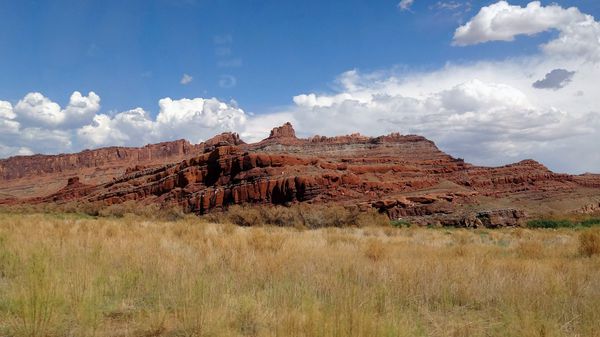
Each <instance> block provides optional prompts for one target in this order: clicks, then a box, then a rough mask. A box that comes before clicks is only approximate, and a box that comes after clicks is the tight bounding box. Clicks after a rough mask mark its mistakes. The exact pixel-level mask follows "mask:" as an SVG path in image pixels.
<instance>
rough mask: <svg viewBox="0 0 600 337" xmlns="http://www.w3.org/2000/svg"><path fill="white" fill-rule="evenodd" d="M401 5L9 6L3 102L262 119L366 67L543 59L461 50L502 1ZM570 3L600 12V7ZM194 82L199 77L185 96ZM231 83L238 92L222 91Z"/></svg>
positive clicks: (0, 67)
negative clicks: (233, 111) (488, 10)
mask: <svg viewBox="0 0 600 337" xmlns="http://www.w3.org/2000/svg"><path fill="white" fill-rule="evenodd" d="M397 3H398V2H397V1H395V0H392V1H384V0H378V1H367V0H364V1H343V2H340V1H303V2H301V3H298V2H296V1H280V0H277V1H268V0H267V1H227V0H223V1H219V0H212V1H211V0H207V1H202V0H196V1H194V0H174V1H167V0H162V1H161V0H158V1H148V0H140V1H111V0H109V1H74V0H72V1H61V0H59V1H1V2H0V32H1V33H0V48H1V50H2V56H1V59H0V78H3V79H5V80H4V81H2V83H0V97H2V98H3V99H8V100H12V101H17V100H18V99H20V98H21V97H22V96H23V95H25V94H26V93H28V92H31V91H39V92H43V93H44V94H45V95H46V96H49V97H52V98H53V100H55V101H57V102H59V103H62V104H66V102H67V101H68V97H69V95H70V94H71V92H72V91H73V90H79V91H82V92H87V91H90V90H93V91H95V92H96V93H97V94H99V95H100V96H101V97H102V103H103V104H102V106H103V109H104V110H107V111H112V110H114V111H121V110H124V109H129V108H133V107H137V106H141V107H143V108H145V109H147V110H148V111H150V112H152V113H156V110H157V105H156V102H157V100H158V99H160V98H162V97H166V96H170V97H190V96H193V97H196V96H203V97H204V96H210V97H212V96H215V97H217V98H220V99H222V100H229V99H235V100H236V101H237V102H238V103H239V104H240V105H241V106H243V107H245V109H246V110H248V111H252V112H255V113H261V112H262V111H264V110H268V109H270V108H272V107H273V106H278V105H283V104H289V103H290V101H291V97H292V96H294V95H297V94H298V93H302V92H306V91H323V90H326V89H327V88H328V85H329V84H330V83H331V82H332V80H333V79H334V78H335V77H336V76H337V75H338V74H340V73H342V72H344V71H347V70H350V69H354V68H358V69H361V70H363V71H371V70H378V69H382V68H388V67H393V66H405V67H411V68H416V69H428V68H435V67H439V66H440V65H443V64H444V63H445V62H447V61H449V60H452V61H468V60H473V59H479V58H501V57H505V56H510V55H518V54H523V53H531V52H533V51H535V49H537V43H536V38H533V39H531V38H522V39H519V41H518V43H512V44H506V43H502V42H500V43H492V44H488V45H480V46H473V47H470V48H456V47H452V46H451V45H450V42H451V40H452V34H453V31H454V29H455V28H456V26H457V24H458V23H459V22H460V21H461V20H465V19H466V18H467V17H468V14H472V12H473V11H476V10H477V9H478V8H479V7H481V6H482V5H486V4H489V3H493V1H473V2H472V4H471V8H472V9H471V11H468V12H467V13H465V14H458V13H454V12H451V11H447V10H440V9H438V8H436V7H435V5H436V3H438V1H416V2H415V3H414V5H413V8H412V9H411V11H410V12H408V11H405V12H403V11H401V10H399V9H398V8H397V6H396V5H397ZM513 3H515V4H526V3H527V2H526V1H514V2H513ZM561 3H564V4H565V5H569V4H573V3H577V5H578V7H579V8H581V9H582V10H583V11H585V12H588V13H592V14H594V13H595V12H598V11H600V4H599V3H598V1H592V0H587V1H585V0H584V1H570V2H569V1H563V2H561ZM541 38H543V36H541V37H538V39H541ZM219 62H222V64H221V66H219ZM228 62H229V63H228ZM225 63H226V64H225ZM184 73H187V74H189V75H191V76H192V77H193V81H192V82H191V83H189V85H185V86H184V85H181V84H180V83H179V81H180V79H181V77H182V75H183V74H184ZM228 75H231V76H233V77H235V81H236V85H234V86H231V87H230V86H229V85H228V84H226V85H225V86H226V88H222V87H221V86H219V82H220V81H221V80H222V76H228ZM227 79H230V78H229V77H227Z"/></svg>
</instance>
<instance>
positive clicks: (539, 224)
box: [527, 219, 575, 228]
mask: <svg viewBox="0 0 600 337" xmlns="http://www.w3.org/2000/svg"><path fill="white" fill-rule="evenodd" d="M527 227H529V228H565V227H575V224H574V223H573V222H571V221H569V220H549V219H540V220H531V221H528V222H527Z"/></svg>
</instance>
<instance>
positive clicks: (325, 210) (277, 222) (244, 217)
mask: <svg viewBox="0 0 600 337" xmlns="http://www.w3.org/2000/svg"><path fill="white" fill-rule="evenodd" d="M206 218H207V220H208V221H211V222H216V223H233V224H235V225H238V226H245V227H251V226H260V225H270V226H278V227H296V228H310V229H315V228H323V227H351V226H356V227H368V226H389V223H390V222H389V219H388V218H387V216H385V215H384V214H379V213H378V212H376V211H374V210H373V211H367V212H360V211H359V210H358V209H357V208H346V207H343V206H339V205H294V206H291V207H284V206H240V205H234V206H231V207H229V208H228V209H227V210H226V211H225V212H222V213H218V212H214V213H211V214H208V215H206Z"/></svg>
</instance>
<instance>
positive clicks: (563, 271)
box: [0, 213, 600, 336]
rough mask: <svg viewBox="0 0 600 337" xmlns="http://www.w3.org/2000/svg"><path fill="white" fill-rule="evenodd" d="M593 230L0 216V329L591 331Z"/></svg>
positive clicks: (595, 314)
mask: <svg viewBox="0 0 600 337" xmlns="http://www.w3.org/2000/svg"><path fill="white" fill-rule="evenodd" d="M597 231H598V229H582V230H574V229H559V230H545V229H536V230H531V229H505V230H459V229H427V228H392V227H366V228H324V229H317V230H298V229H293V228H278V227H252V228H244V227H237V226H233V225H228V224H213V223H207V222H205V221H203V220H200V219H198V218H195V217H191V216H188V217H185V218H183V219H180V220H177V221H171V222H168V221H158V220H146V219H144V218H140V217H135V216H125V217H124V218H120V219H117V218H97V219H94V218H85V217H81V216H77V215H68V214H11V213H1V214H0V336H600V256H598V254H595V253H597V250H600V248H599V247H598V245H600V243H599V240H598V238H599V237H600V236H599V235H600V234H599V233H598V232H597ZM582 245H583V246H582ZM586 247H587V248H586Z"/></svg>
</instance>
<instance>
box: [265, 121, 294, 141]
mask: <svg viewBox="0 0 600 337" xmlns="http://www.w3.org/2000/svg"><path fill="white" fill-rule="evenodd" d="M277 138H294V139H295V138H296V131H295V130H294V127H293V126H292V124H291V123H290V122H287V123H285V124H283V125H282V126H278V127H275V128H273V130H271V134H270V135H269V138H268V139H277Z"/></svg>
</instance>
